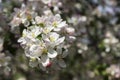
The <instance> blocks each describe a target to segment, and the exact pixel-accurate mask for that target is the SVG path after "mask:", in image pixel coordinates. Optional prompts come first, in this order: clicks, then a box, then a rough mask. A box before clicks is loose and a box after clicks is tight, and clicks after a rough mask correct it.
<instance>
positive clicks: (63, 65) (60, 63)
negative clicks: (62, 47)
mask: <svg viewBox="0 0 120 80" xmlns="http://www.w3.org/2000/svg"><path fill="white" fill-rule="evenodd" d="M58 64H59V66H60V67H62V68H65V67H66V63H65V62H64V60H62V59H60V60H58Z"/></svg>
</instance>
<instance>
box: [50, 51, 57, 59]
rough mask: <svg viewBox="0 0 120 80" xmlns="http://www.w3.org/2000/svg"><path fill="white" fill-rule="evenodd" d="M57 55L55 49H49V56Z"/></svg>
mask: <svg viewBox="0 0 120 80" xmlns="http://www.w3.org/2000/svg"><path fill="white" fill-rule="evenodd" d="M56 56H57V52H56V51H55V50H53V49H51V50H49V51H48V57H49V58H55V57H56Z"/></svg>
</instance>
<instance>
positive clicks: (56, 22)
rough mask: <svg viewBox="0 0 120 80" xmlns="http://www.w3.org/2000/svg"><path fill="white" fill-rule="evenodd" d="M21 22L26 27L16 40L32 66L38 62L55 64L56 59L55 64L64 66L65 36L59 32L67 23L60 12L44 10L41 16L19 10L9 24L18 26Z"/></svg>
mask: <svg viewBox="0 0 120 80" xmlns="http://www.w3.org/2000/svg"><path fill="white" fill-rule="evenodd" d="M26 22H27V25H26V24H25V23H26ZM21 23H23V24H24V26H25V27H26V29H24V30H23V32H22V37H21V38H20V39H19V40H18V42H19V43H21V45H22V47H23V48H24V49H25V54H26V56H27V57H29V58H30V65H31V66H32V67H35V66H37V65H38V64H39V65H41V64H42V66H43V67H48V66H51V65H52V64H56V61H58V63H57V64H56V65H59V66H61V67H65V66H66V65H65V63H64V61H63V59H62V58H64V57H66V54H67V49H65V47H64V41H65V37H64V36H63V37H62V36H61V35H60V34H59V32H60V31H61V29H63V28H64V27H67V24H66V21H63V20H62V19H61V16H60V14H55V15H53V14H52V13H51V11H46V12H45V14H44V15H42V16H38V15H36V16H33V15H32V12H29V11H27V10H19V12H17V14H16V15H15V16H14V18H13V20H12V21H11V26H12V27H14V26H19V25H20V24H21ZM62 64H63V65H62Z"/></svg>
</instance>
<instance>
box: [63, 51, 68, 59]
mask: <svg viewBox="0 0 120 80" xmlns="http://www.w3.org/2000/svg"><path fill="white" fill-rule="evenodd" d="M67 55H68V50H65V51H64V52H63V53H62V58H65V57H66V56H67Z"/></svg>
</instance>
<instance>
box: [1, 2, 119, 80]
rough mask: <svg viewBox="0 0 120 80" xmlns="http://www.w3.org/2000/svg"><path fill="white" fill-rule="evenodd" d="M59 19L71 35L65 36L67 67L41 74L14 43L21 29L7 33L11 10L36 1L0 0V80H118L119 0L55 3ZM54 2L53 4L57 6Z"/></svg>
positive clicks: (36, 4)
mask: <svg viewBox="0 0 120 80" xmlns="http://www.w3.org/2000/svg"><path fill="white" fill-rule="evenodd" d="M55 1H58V2H61V3H62V6H59V4H56V5H53V6H51V7H50V9H51V10H53V8H54V7H55V6H57V7H58V9H59V10H58V11H57V13H60V15H61V16H62V18H63V20H66V21H67V23H68V25H69V26H70V27H71V28H74V30H75V32H74V33H72V34H70V35H72V36H70V37H68V39H67V44H66V46H67V47H68V51H69V52H68V53H69V54H68V56H67V57H66V58H65V59H64V60H65V62H66V64H67V67H66V68H63V69H61V70H54V69H53V70H52V69H51V70H49V71H42V70H41V69H40V68H39V67H36V68H31V67H30V66H29V63H28V59H27V57H26V56H25V54H24V50H23V49H22V48H21V46H20V45H19V43H18V42H17V40H18V38H19V37H20V36H21V34H20V33H21V29H20V28H19V27H17V28H16V29H15V30H14V31H11V26H10V25H9V23H10V21H11V20H12V18H13V16H14V15H13V13H14V8H20V7H21V5H22V4H25V5H26V6H27V7H31V6H34V7H35V8H36V12H38V13H41V12H42V9H43V6H44V5H43V4H42V3H41V2H40V0H0V80H120V0H55ZM58 2H57V3H58Z"/></svg>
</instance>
